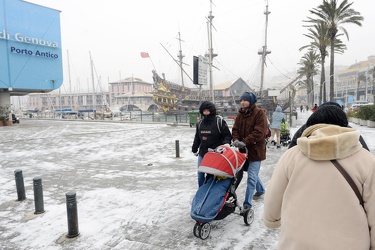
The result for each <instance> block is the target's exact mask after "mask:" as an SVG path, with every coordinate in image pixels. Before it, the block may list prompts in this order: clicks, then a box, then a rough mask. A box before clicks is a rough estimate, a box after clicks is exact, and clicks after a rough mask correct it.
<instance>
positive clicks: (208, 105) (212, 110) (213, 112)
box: [199, 101, 216, 116]
mask: <svg viewBox="0 0 375 250" xmlns="http://www.w3.org/2000/svg"><path fill="white" fill-rule="evenodd" d="M205 109H208V110H209V111H210V116H216V107H215V105H214V104H213V103H212V102H210V101H204V102H202V104H201V106H200V107H199V113H201V115H203V110H205Z"/></svg>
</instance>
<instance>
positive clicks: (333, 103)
mask: <svg viewBox="0 0 375 250" xmlns="http://www.w3.org/2000/svg"><path fill="white" fill-rule="evenodd" d="M325 105H333V106H336V107H338V108H340V109H342V107H341V105H340V104H338V103H337V102H325V103H322V104H321V105H320V106H325Z"/></svg>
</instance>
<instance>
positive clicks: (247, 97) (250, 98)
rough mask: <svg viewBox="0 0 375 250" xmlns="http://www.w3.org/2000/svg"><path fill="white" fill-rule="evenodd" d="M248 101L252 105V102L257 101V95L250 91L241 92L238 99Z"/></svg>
mask: <svg viewBox="0 0 375 250" xmlns="http://www.w3.org/2000/svg"><path fill="white" fill-rule="evenodd" d="M242 100H244V101H248V102H249V103H250V106H252V105H253V104H254V103H256V102H257V97H256V95H254V93H252V92H245V93H243V94H242V96H241V98H240V101H242Z"/></svg>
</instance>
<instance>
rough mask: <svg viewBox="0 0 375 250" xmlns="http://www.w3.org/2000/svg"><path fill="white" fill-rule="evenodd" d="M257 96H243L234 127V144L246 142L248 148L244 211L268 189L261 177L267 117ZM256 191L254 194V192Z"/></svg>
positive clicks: (264, 155)
mask: <svg viewBox="0 0 375 250" xmlns="http://www.w3.org/2000/svg"><path fill="white" fill-rule="evenodd" d="M256 101H257V97H256V96H255V94H254V93H252V92H245V93H244V94H243V95H242V96H241V108H240V110H239V111H238V114H237V117H236V120H235V122H234V124H233V128H232V139H233V143H232V145H233V146H238V145H240V144H241V142H243V143H245V145H246V148H247V150H248V159H247V160H248V164H247V166H244V170H245V171H246V168H247V185H246V194H245V200H244V203H243V205H244V212H246V211H247V210H250V209H251V208H252V199H253V197H260V196H262V195H263V194H264V193H265V192H266V190H265V188H264V186H263V183H262V181H261V179H260V178H259V175H258V174H259V169H260V165H261V161H263V160H265V159H266V140H265V136H266V132H267V117H266V113H265V111H264V110H263V109H261V108H258V107H257V106H256V104H255V103H256ZM255 191H256V193H255V194H254V192H255Z"/></svg>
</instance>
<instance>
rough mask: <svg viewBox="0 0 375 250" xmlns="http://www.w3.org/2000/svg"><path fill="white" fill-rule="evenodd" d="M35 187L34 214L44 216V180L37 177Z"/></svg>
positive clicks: (34, 181) (34, 180)
mask: <svg viewBox="0 0 375 250" xmlns="http://www.w3.org/2000/svg"><path fill="white" fill-rule="evenodd" d="M33 187H34V204H35V212H34V214H42V213H44V202H43V186H42V178H40V177H35V178H34V179H33Z"/></svg>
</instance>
